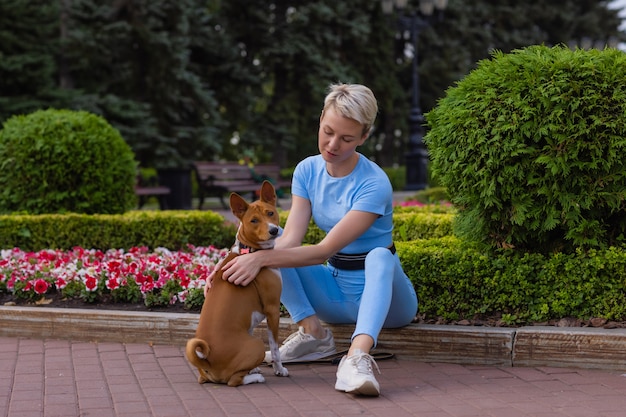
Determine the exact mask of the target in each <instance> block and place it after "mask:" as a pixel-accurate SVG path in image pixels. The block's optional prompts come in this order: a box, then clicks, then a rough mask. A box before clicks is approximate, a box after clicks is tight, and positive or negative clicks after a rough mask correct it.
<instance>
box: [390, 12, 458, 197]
mask: <svg viewBox="0 0 626 417" xmlns="http://www.w3.org/2000/svg"><path fill="white" fill-rule="evenodd" d="M381 1H382V8H383V12H384V13H385V14H392V13H393V11H394V9H397V10H398V11H399V12H400V14H401V15H400V18H399V23H400V26H401V28H402V30H408V31H409V33H410V40H411V44H412V46H413V59H412V62H411V112H410V114H409V143H408V149H407V152H406V154H405V165H406V185H405V187H404V189H405V190H407V191H412V190H423V189H424V188H426V187H427V186H428V151H427V150H426V145H425V144H424V114H423V113H422V108H421V106H420V79H419V72H418V68H417V67H418V56H417V55H418V54H417V43H418V38H419V34H420V33H421V31H422V30H424V29H425V28H427V27H428V26H430V23H431V21H432V18H433V14H434V11H435V9H436V10H437V12H438V13H441V12H443V10H444V9H445V8H446V6H447V3H448V2H447V0H419V12H418V11H412V12H411V13H410V14H408V15H406V14H404V11H405V9H406V6H407V3H408V1H407V0H381Z"/></svg>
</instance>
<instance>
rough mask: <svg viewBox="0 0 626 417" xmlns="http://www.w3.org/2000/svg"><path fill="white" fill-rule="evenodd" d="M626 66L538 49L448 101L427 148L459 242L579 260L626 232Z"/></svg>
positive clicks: (490, 70) (624, 57)
mask: <svg viewBox="0 0 626 417" xmlns="http://www.w3.org/2000/svg"><path fill="white" fill-rule="evenodd" d="M625 79H626V54H624V52H622V51H619V50H615V49H605V50H596V49H592V50H580V49H577V50H570V49H567V48H565V47H552V48H548V47H544V46H532V47H528V48H525V49H521V50H516V51H513V52H512V53H510V54H504V53H501V52H495V53H494V54H493V55H492V58H491V59H490V60H484V61H481V62H480V63H479V65H478V67H477V68H476V69H475V70H474V71H472V72H471V73H470V74H469V75H467V76H466V77H465V78H464V79H463V80H461V81H460V82H459V83H458V84H457V85H455V86H453V87H451V88H450V89H448V91H447V94H446V96H445V97H444V98H442V99H441V100H440V101H439V103H438V105H437V107H436V108H434V109H433V110H432V111H430V112H429V113H428V114H427V115H426V116H427V122H428V125H429V126H430V130H429V132H428V134H427V135H426V137H425V141H426V143H427V145H428V149H429V151H430V154H431V158H432V168H433V173H434V175H436V176H437V177H438V178H439V179H440V181H441V183H442V185H443V186H445V187H447V189H448V193H449V194H450V196H451V198H452V200H453V202H454V203H455V205H456V206H457V208H458V209H459V214H458V217H457V220H458V223H457V224H456V226H457V232H458V233H459V235H460V236H462V237H466V238H470V239H472V240H476V241H483V242H486V243H488V244H490V245H491V246H494V247H516V248H519V249H523V250H535V251H544V252H549V251H554V250H561V251H565V252H571V251H572V250H573V249H574V248H576V247H586V248H593V247H596V248H606V247H608V246H610V245H612V244H619V243H620V242H622V241H623V240H624V233H625V232H626V207H625V201H624V197H625V195H626V123H624V120H625V119H626V83H624V80H625Z"/></svg>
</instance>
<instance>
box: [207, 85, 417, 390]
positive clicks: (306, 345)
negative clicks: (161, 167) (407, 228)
mask: <svg viewBox="0 0 626 417" xmlns="http://www.w3.org/2000/svg"><path fill="white" fill-rule="evenodd" d="M377 112H378V105H377V102H376V98H375V97H374V94H373V93H372V91H371V90H370V89H369V88H367V87H365V86H363V85H359V84H335V85H331V86H330V89H329V93H328V95H327V96H326V98H325V100H324V108H323V110H322V114H321V116H320V125H319V132H318V147H319V152H320V154H319V155H315V156H311V157H308V158H306V159H304V160H303V161H302V162H300V163H299V164H298V166H297V167H296V169H295V171H294V175H293V179H292V188H291V192H292V204H291V209H290V211H289V217H288V219H287V223H286V225H285V229H284V232H283V234H282V236H281V237H280V238H279V239H278V240H277V242H276V245H275V248H274V250H272V251H261V252H256V253H252V254H249V255H246V256H239V257H237V258H235V259H233V260H232V261H230V262H229V263H227V264H225V265H224V266H223V269H224V274H223V277H224V279H227V280H228V281H230V282H232V283H234V284H237V285H248V284H250V282H252V280H253V279H254V278H255V277H256V275H257V274H258V272H259V270H260V269H261V268H262V267H270V268H281V273H282V277H283V290H282V295H281V302H282V303H283V305H284V306H285V307H286V308H287V311H289V313H290V315H291V317H292V319H293V320H294V321H295V322H296V323H297V324H298V325H299V330H298V332H296V333H294V334H292V335H291V336H289V337H288V338H287V339H286V340H285V342H284V343H283V345H282V346H281V348H280V353H281V359H282V360H283V363H289V362H292V361H302V360H313V359H318V358H322V357H325V356H329V355H332V354H333V353H335V352H336V349H335V344H334V341H333V337H332V334H331V332H330V330H328V329H325V328H324V327H323V326H322V323H321V320H322V321H324V322H326V323H355V324H356V328H355V331H354V333H353V335H352V342H351V345H350V349H349V350H348V353H347V355H346V356H344V357H343V358H342V360H341V362H340V364H339V367H338V369H337V382H336V384H335V389H337V390H339V391H345V392H350V393H355V394H361V395H370V396H378V395H379V394H380V386H379V384H378V381H376V378H375V377H374V374H373V370H372V364H374V366H375V362H374V360H373V358H372V357H371V356H370V354H369V353H370V350H371V349H372V348H374V347H375V346H376V343H377V340H378V335H379V333H380V331H381V329H382V328H383V327H385V328H393V327H401V326H404V325H407V324H409V323H410V322H411V321H412V320H413V318H414V317H415V314H416V312H417V297H416V294H415V290H414V288H413V285H412V283H411V282H410V280H409V279H408V277H407V276H406V274H405V273H404V271H403V270H402V266H401V264H400V260H399V258H398V255H397V254H396V253H395V247H394V246H393V242H392V233H391V232H392V228H393V223H392V212H393V206H392V187H391V183H390V182H389V179H388V177H387V175H386V174H385V172H384V171H383V170H382V169H381V168H380V167H378V166H377V165H376V164H375V163H373V162H371V161H369V160H368V159H367V158H365V157H364V156H363V155H361V154H360V153H358V152H357V151H356V149H357V147H358V146H360V145H362V144H363V143H364V142H365V140H366V139H367V138H368V136H369V134H370V131H371V129H372V125H373V123H374V120H375V119H376V114H377ZM311 217H313V219H314V221H315V223H316V224H317V225H318V226H319V227H320V228H321V229H322V230H324V231H325V232H326V233H327V234H326V237H325V238H324V239H323V240H322V241H321V242H319V243H318V244H316V245H307V246H302V241H303V239H304V236H305V234H306V232H307V229H308V225H309V221H310V219H311ZM326 261H328V263H327V264H326V265H324V263H325V262H326ZM209 282H210V280H209ZM209 285H210V284H209Z"/></svg>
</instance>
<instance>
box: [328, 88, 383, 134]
mask: <svg viewBox="0 0 626 417" xmlns="http://www.w3.org/2000/svg"><path fill="white" fill-rule="evenodd" d="M331 107H332V108H334V109H335V111H336V112H337V113H339V114H340V115H342V116H343V117H347V118H348V119H352V120H356V121H357V122H359V123H360V124H362V125H363V134H364V135H368V136H369V134H370V132H371V130H372V126H373V125H374V121H375V120H376V114H377V113H378V103H377V101H376V97H374V93H373V92H372V90H370V89H369V88H368V87H366V86H364V85H361V84H342V83H340V84H331V85H330V86H329V88H328V95H327V96H326V98H325V99H324V108H323V109H322V117H323V116H324V112H325V111H326V110H327V109H329V108H331Z"/></svg>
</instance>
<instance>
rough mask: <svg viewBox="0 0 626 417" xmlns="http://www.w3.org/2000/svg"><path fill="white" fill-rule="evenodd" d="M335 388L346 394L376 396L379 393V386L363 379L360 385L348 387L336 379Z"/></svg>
mask: <svg viewBox="0 0 626 417" xmlns="http://www.w3.org/2000/svg"><path fill="white" fill-rule="evenodd" d="M335 389H336V390H337V391H343V392H347V393H348V394H357V395H366V396H368V397H378V396H379V395H380V390H379V388H378V387H377V386H376V384H374V383H373V382H371V381H365V382H364V383H363V385H361V386H360V387H348V386H346V385H343V384H340V383H339V381H337V383H336V384H335Z"/></svg>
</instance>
